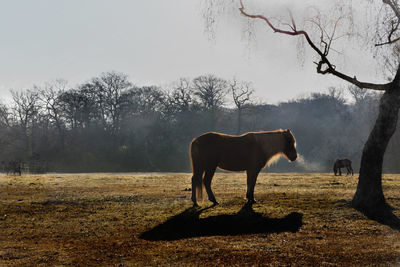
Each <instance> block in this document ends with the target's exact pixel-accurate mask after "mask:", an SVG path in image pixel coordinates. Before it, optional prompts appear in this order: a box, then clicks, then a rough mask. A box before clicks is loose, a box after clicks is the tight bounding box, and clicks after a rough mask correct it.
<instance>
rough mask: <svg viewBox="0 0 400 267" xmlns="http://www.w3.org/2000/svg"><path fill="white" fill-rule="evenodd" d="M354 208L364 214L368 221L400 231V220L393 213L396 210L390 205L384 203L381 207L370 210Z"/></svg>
mask: <svg viewBox="0 0 400 267" xmlns="http://www.w3.org/2000/svg"><path fill="white" fill-rule="evenodd" d="M354 208H355V209H356V210H358V211H359V212H361V213H362V214H364V215H365V216H366V217H367V218H368V219H370V220H374V221H376V222H378V223H380V224H383V225H387V226H389V227H390V228H392V229H394V230H397V231H400V218H399V217H397V216H396V215H395V214H394V213H393V210H394V208H393V207H391V206H390V205H389V204H387V203H384V204H383V205H381V206H378V207H375V208H370V209H363V208H359V207H354Z"/></svg>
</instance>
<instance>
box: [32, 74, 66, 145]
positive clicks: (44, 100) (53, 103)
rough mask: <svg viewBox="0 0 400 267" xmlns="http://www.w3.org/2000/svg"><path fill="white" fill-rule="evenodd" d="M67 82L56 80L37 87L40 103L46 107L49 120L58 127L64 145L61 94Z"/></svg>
mask: <svg viewBox="0 0 400 267" xmlns="http://www.w3.org/2000/svg"><path fill="white" fill-rule="evenodd" d="M66 86H67V82H66V81H65V80H56V81H55V82H52V83H46V84H45V85H44V86H43V87H42V88H37V91H38V92H39V95H38V97H39V100H40V102H41V103H40V105H41V106H42V107H43V108H44V109H45V112H46V116H47V118H48V120H49V121H50V122H51V123H53V124H54V126H55V127H56V128H57V131H58V134H59V136H60V140H61V146H64V133H65V131H64V125H65V124H64V121H63V116H62V114H61V113H62V109H61V106H62V101H61V98H60V97H61V96H62V95H63V93H64V92H65V90H66Z"/></svg>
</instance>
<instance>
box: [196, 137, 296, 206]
mask: <svg viewBox="0 0 400 267" xmlns="http://www.w3.org/2000/svg"><path fill="white" fill-rule="evenodd" d="M280 156H283V157H285V158H286V159H287V160H289V161H295V160H296V158H297V151H296V139H295V138H294V136H293V134H292V132H291V131H290V130H289V129H286V130H282V129H279V130H275V131H262V132H248V133H245V134H243V135H240V136H234V135H228V134H222V133H216V132H209V133H205V134H202V135H200V136H198V137H196V138H194V139H193V140H192V142H191V143H190V158H191V164H192V171H193V176H192V201H193V206H194V207H197V206H198V204H197V198H199V199H201V198H202V193H203V186H204V187H205V189H206V192H207V195H208V199H209V200H210V201H211V202H212V203H213V206H215V205H218V204H219V203H218V202H217V200H216V199H215V196H214V193H213V192H212V190H211V180H212V178H213V176H214V173H215V170H216V169H217V167H218V168H220V169H223V170H228V171H246V174H247V193H246V198H247V201H248V202H247V203H248V204H253V203H255V200H254V186H255V185H256V181H257V176H258V174H259V172H260V171H261V169H263V168H264V167H266V166H269V165H271V164H272V163H273V162H275V161H277V160H278V159H279V158H280Z"/></svg>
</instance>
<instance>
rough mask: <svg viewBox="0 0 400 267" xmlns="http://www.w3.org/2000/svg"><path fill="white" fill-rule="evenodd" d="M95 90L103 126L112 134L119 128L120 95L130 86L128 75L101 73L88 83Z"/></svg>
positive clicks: (121, 99)
mask: <svg viewBox="0 0 400 267" xmlns="http://www.w3.org/2000/svg"><path fill="white" fill-rule="evenodd" d="M90 84H91V85H92V86H93V87H94V89H95V90H96V95H97V100H98V105H99V110H100V112H101V117H102V121H103V124H104V126H105V127H106V128H107V129H108V130H110V132H111V133H112V134H114V135H115V134H117V133H118V131H119V129H120V121H121V110H122V106H123V102H122V101H123V98H122V97H121V95H122V94H123V93H124V92H125V91H127V90H128V89H129V88H130V87H131V86H132V84H131V82H130V81H129V80H128V76H127V75H125V74H123V73H118V72H113V71H112V72H106V73H102V74H101V75H100V76H99V77H96V78H93V79H92V81H91V83H90Z"/></svg>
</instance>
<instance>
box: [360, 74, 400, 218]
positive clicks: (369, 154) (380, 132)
mask: <svg viewBox="0 0 400 267" xmlns="http://www.w3.org/2000/svg"><path fill="white" fill-rule="evenodd" d="M397 76H398V75H396V78H395V80H394V81H393V83H392V86H391V88H390V89H389V90H387V91H386V92H385V93H384V94H383V96H382V98H381V100H380V105H379V114H378V118H377V120H376V122H375V125H374V128H373V129H372V131H371V133H370V135H369V137H368V140H367V142H366V143H365V145H364V149H363V153H362V157H361V166H360V176H359V178H358V185H357V191H356V193H355V195H354V197H353V200H352V206H353V207H354V208H356V209H358V210H360V211H362V212H364V213H365V214H366V215H367V216H371V217H379V216H382V215H383V214H384V213H385V212H384V211H387V210H388V208H389V206H388V205H387V204H386V201H385V197H384V195H383V190H382V165H383V159H384V154H385V151H386V147H387V145H388V143H389V141H390V138H391V137H392V135H393V134H394V132H395V131H396V125H397V119H398V113H399V107H400V105H399V103H400V86H399V82H398V80H399V79H398V77H397Z"/></svg>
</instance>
